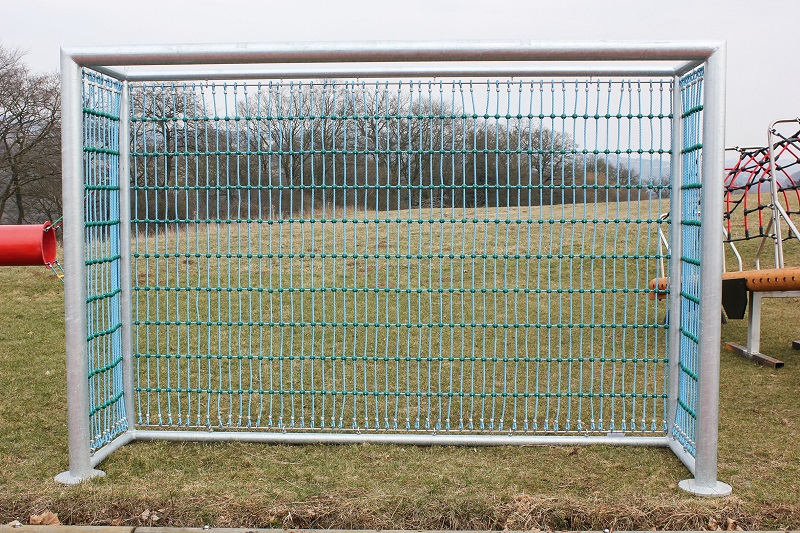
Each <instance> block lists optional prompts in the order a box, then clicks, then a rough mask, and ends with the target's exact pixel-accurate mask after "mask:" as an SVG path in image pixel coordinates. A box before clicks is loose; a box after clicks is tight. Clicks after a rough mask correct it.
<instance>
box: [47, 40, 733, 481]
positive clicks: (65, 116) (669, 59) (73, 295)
mask: <svg viewBox="0 0 800 533" xmlns="http://www.w3.org/2000/svg"><path fill="white" fill-rule="evenodd" d="M287 65H288V66H287ZM127 67H133V68H132V69H130V70H126V68H127ZM152 67H156V68H152ZM187 67H189V68H188V69H187ZM84 69H87V70H88V71H93V72H94V73H96V74H98V75H99V76H101V77H103V79H109V80H112V81H113V82H114V84H115V87H118V91H119V94H120V100H119V108H118V110H117V114H116V116H114V113H107V112H101V111H92V110H89V111H88V113H89V114H88V115H87V114H86V113H87V109H86V107H85V101H86V100H85V99H86V98H87V96H86V94H85V87H84V81H83V80H84V72H85V70H84ZM698 69H702V70H701V72H702V74H701V77H702V83H703V92H702V101H701V102H700V103H699V104H698V105H694V106H693V107H691V108H687V106H686V104H685V102H682V100H681V97H682V90H681V89H680V88H681V87H683V86H684V85H686V86H687V87H689V85H690V84H691V83H693V81H692V80H691V79H689V78H687V75H691V73H692V72H695V73H696V72H698ZM403 76H406V77H410V76H416V77H423V78H436V77H450V78H455V77H467V76H471V77H474V76H482V77H548V76H549V77H554V76H584V77H589V78H591V77H596V76H606V77H610V78H618V77H625V76H629V77H630V76H658V77H663V78H665V79H667V80H671V81H672V87H673V94H672V108H673V118H672V126H671V147H672V149H671V155H670V177H671V184H672V187H671V193H670V194H671V199H670V211H671V213H670V216H671V218H672V220H673V224H674V226H673V227H676V226H680V227H681V231H671V232H670V242H669V248H670V249H671V250H675V251H679V250H680V251H683V250H684V247H683V245H684V244H685V243H682V234H684V233H685V231H684V230H686V231H689V230H691V231H696V232H697V236H698V237H699V241H697V242H696V244H698V245H699V248H698V249H697V250H695V252H696V254H699V255H698V256H697V257H690V256H691V255H692V254H691V253H688V252H687V253H678V252H675V253H673V254H672V255H671V256H670V258H669V267H670V268H669V270H670V272H671V273H672V280H671V285H672V287H671V289H670V293H671V294H672V295H673V297H671V298H670V299H669V308H668V309H669V310H668V317H669V319H668V320H669V326H668V346H669V353H668V354H667V356H668V366H667V374H668V385H667V391H666V392H665V395H666V398H667V405H668V407H667V421H668V424H669V426H668V428H667V430H666V432H665V434H664V435H663V436H655V437H652V436H645V437H639V436H637V437H630V436H623V435H622V434H619V433H617V432H614V431H612V432H609V434H608V435H606V436H581V435H578V436H575V435H566V436H565V435H552V434H545V435H519V434H506V435H501V434H496V433H495V434H472V435H464V434H448V432H446V431H438V432H437V431H432V432H429V433H427V434H411V435H405V434H396V433H392V432H380V431H376V432H367V433H361V432H349V433H348V432H344V433H343V432H300V433H293V432H291V431H283V432H261V431H258V430H256V431H210V430H209V431H202V430H193V431H170V430H164V431H161V430H152V429H138V428H137V427H136V424H135V423H134V419H133V418H134V417H133V416H132V414H133V413H135V412H136V411H135V409H136V407H135V395H134V392H133V390H134V367H133V364H134V363H133V356H132V348H131V347H132V344H133V333H132V331H131V327H132V326H131V325H132V314H131V313H132V312H131V301H132V294H131V286H132V279H131V278H132V272H131V231H130V230H131V208H130V205H131V186H130V185H131V154H130V149H131V146H130V145H131V139H130V128H131V122H130V120H131V102H130V92H129V83H131V82H136V81H151V82H154V81H170V80H173V81H175V80H183V81H185V80H252V79H263V80H268V79H328V78H330V79H343V78H381V77H388V78H397V77H403ZM98 79H99V78H98ZM61 81H62V106H63V110H62V121H63V129H62V131H63V141H62V142H63V150H62V164H63V198H64V244H65V246H64V254H65V270H66V276H65V305H66V351H67V354H66V356H67V386H68V417H69V424H68V427H69V470H68V471H67V472H64V473H62V474H60V475H59V476H57V477H56V479H57V480H58V481H60V482H64V483H77V482H80V481H83V480H86V479H89V478H91V477H93V476H96V475H102V472H100V471H98V470H95V467H96V466H97V465H98V464H99V463H100V462H102V461H103V460H105V459H106V458H107V457H108V456H109V454H111V453H112V452H113V451H114V450H116V449H118V448H119V447H121V446H123V445H125V444H127V443H129V442H131V441H134V440H150V439H168V440H193V441H228V440H234V439H235V440H242V441H250V442H284V443H298V444H299V443H315V442H327V443H356V442H365V441H368V442H377V443H411V444H421V445H432V444H443V445H459V444H464V445H513V444H527V445H530V444H542V445H545V444H546V445H551V444H568V445H582V444H619V445H637V446H668V447H670V448H671V449H672V450H673V451H674V452H675V454H676V455H677V456H678V457H679V458H680V460H681V461H682V462H683V463H684V464H685V465H686V466H687V467H688V469H689V470H690V471H691V472H692V474H693V478H691V479H688V480H686V481H684V482H682V483H681V487H682V488H683V489H684V490H687V491H689V492H693V493H697V494H702V495H723V494H727V493H729V492H730V487H729V486H728V485H726V484H724V483H722V482H720V481H718V480H717V440H718V432H717V426H718V410H719V356H720V320H719V317H720V300H721V273H722V270H723V253H722V247H721V246H720V242H719V235H720V233H721V232H720V230H721V227H720V226H721V224H722V214H723V177H724V146H725V142H724V130H725V44H724V43H720V42H677V43H673V42H563V43H547V42H538V41H499V42H480V41H474V42H472V41H465V42H351V43H315V42H310V43H267V44H242V43H240V44H229V45H163V46H128V47H116V46H110V47H86V48H65V49H62V51H61ZM100 83H101V84H102V82H100ZM116 84H118V85H116ZM682 84H683V85H682ZM115 90H117V89H115ZM687 90H689V89H687ZM698 94H699V93H698ZM678 110H682V112H679V111H678ZM699 114H702V120H701V121H700V120H699V119H697V117H698V115H699ZM86 117H89V118H88V119H87V118H86ZM693 119H696V120H695V122H694V123H692V122H691V121H692V120H693ZM103 120H110V121H112V122H113V123H115V124H116V125H115V126H113V127H115V128H118V129H117V134H115V135H118V137H116V136H115V137H114V143H117V144H115V148H113V149H109V148H108V147H106V148H96V149H87V148H86V146H85V142H86V139H87V136H91V135H93V134H96V133H97V132H96V131H95V130H92V128H93V127H94V128H97V127H98V126H97V124H94V126H93V125H92V124H91V123H92V122H95V121H103ZM102 127H105V126H101V129H102ZM698 128H701V130H698ZM92 132H94V133H92ZM692 135H697V136H699V137H698V139H697V140H698V141H699V142H695V143H694V144H693V145H689V146H687V145H686V144H685V143H684V140H685V138H686V137H688V136H692ZM676 147H682V150H678V149H677V148H676ZM92 150H94V151H95V152H96V153H101V154H103V155H104V156H108V157H109V158H110V159H109V160H108V161H106V162H105V163H104V165H106V167H109V166H113V167H114V169H113V171H112V173H113V174H114V175H115V177H116V179H118V180H119V182H118V184H111V185H109V184H97V183H95V184H91V185H87V182H86V173H87V172H90V170H88V167H87V166H86V158H87V155H86V154H87V153H89V152H91V151H92ZM700 150H702V157H699V155H698V154H699V152H700ZM698 163H699V167H697V164H698ZM695 167H696V168H695ZM692 172H694V174H695V175H694V178H693V179H694V181H693V182H691V183H690V182H687V181H686V180H685V179H684V178H685V176H686V174H687V173H692ZM91 191H101V192H102V193H103V194H108V195H109V198H110V200H109V202H112V203H113V205H112V206H110V207H109V206H105V207H104V208H103V209H107V210H110V212H111V213H112V214H116V215H118V219H117V220H114V221H113V222H114V224H109V223H107V222H89V223H87V221H86V217H85V209H86V200H85V198H86V194H87V193H90V192H91ZM98 194H100V193H98ZM687 194H699V197H698V198H699V199H696V200H694V201H695V205H702V212H701V213H700V212H699V211H700V210H699V208H698V212H697V213H694V214H692V213H682V206H683V209H684V210H685V209H686V206H687V205H690V203H691V202H688V201H687V199H686V195H687ZM698 202H699V203H698ZM693 216H694V217H695V218H692V217H693ZM112 218H113V217H112ZM675 221H677V223H676V222H675ZM109 225H113V226H114V227H113V229H111V230H108V231H110V232H111V233H103V236H102V242H104V243H110V244H108V246H110V248H109V249H107V250H105V251H104V252H103V253H104V254H105V255H106V256H108V257H109V258H111V259H108V258H106V259H87V257H88V256H87V242H88V241H87V234H88V233H90V232H92V231H106V230H105V229H103V228H106V227H107V226H109ZM98 228H99V229H98ZM115 232H118V233H115ZM103 261H106V262H110V261H114V262H118V263H115V264H117V267H115V269H114V270H113V273H112V274H111V276H112V277H114V280H115V281H114V284H116V285H118V286H119V287H118V288H114V287H111V288H110V289H109V290H107V291H105V292H103V290H105V289H106V288H103V290H101V296H98V297H97V298H98V299H104V301H105V300H107V304H104V305H107V306H108V307H106V308H104V309H105V311H107V312H108V313H111V314H113V315H114V320H113V321H112V322H114V323H115V324H116V325H112V326H111V328H110V329H108V330H105V331H103V332H101V333H102V334H109V335H110V334H112V333H113V334H114V335H116V337H115V338H114V339H113V340H110V341H109V342H110V344H109V350H111V351H112V352H114V355H113V361H114V363H113V364H114V365H117V364H118V365H119V375H118V376H117V378H118V381H119V382H118V383H117V384H116V385H115V387H118V389H119V390H118V391H117V392H116V394H115V395H114V401H118V402H119V405H120V409H121V411H120V412H121V413H122V414H121V415H120V416H121V417H120V418H119V420H117V422H116V423H117V427H115V429H114V430H113V431H112V432H110V435H111V438H109V441H108V442H107V443H104V444H103V445H102V446H98V447H90V430H89V426H90V420H89V419H90V409H89V405H90V395H91V394H92V392H91V390H90V386H89V382H88V380H87V376H88V375H90V369H89V366H88V362H87V361H88V357H89V353H88V348H87V344H88V343H87V339H89V342H91V341H92V340H93V336H94V338H96V335H98V334H95V333H90V332H89V327H88V325H87V314H89V310H88V304H87V268H91V267H92V265H96V264H99V263H102V262H103ZM701 263H702V268H699V267H700V264H701ZM687 268H689V269H692V268H695V269H696V270H695V271H692V273H691V274H686V276H689V277H687V278H686V279H689V278H691V279H690V280H689V281H687V282H685V283H684V280H683V277H682V272H688V271H687V270H686V269H687ZM689 285H691V286H689ZM89 300H90V302H91V301H93V300H92V297H89ZM692 305H694V306H696V309H695V312H694V313H693V314H692V313H689V312H688V311H687V309H688V307H687V306H692ZM95 318H96V317H95ZM684 319H685V320H691V323H688V322H686V323H684ZM112 329H113V331H112ZM687 343H693V344H694V345H696V350H697V353H698V354H699V358H698V361H697V368H696V369H694V370H692V369H690V368H688V366H687V364H685V363H684V362H683V361H682V357H684V354H683V351H684V350H685V349H686V346H687ZM92 372H93V371H92ZM690 378H691V379H690ZM689 381H692V383H691V384H690V383H689ZM686 394H689V395H692V398H694V401H696V405H687V404H686V401H685V398H684V395H686ZM125 413H127V416H126V415H125ZM681 416H691V417H693V419H694V420H693V422H692V424H696V425H695V426H693V427H694V428H695V429H694V430H693V431H694V434H693V435H692V436H691V439H689V440H690V441H691V442H690V444H687V440H686V439H683V440H682V436H681V435H682V431H683V430H682V428H681V424H680V423H679V421H678V420H679V418H680V417H681ZM683 437H685V435H683Z"/></svg>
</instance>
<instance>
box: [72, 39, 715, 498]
mask: <svg viewBox="0 0 800 533" xmlns="http://www.w3.org/2000/svg"><path fill="white" fill-rule="evenodd" d="M62 91H63V105H64V108H63V119H62V120H63V170H64V220H65V223H64V243H65V247H64V248H65V268H66V272H67V276H66V280H65V281H66V323H67V331H66V335H67V367H68V388H69V448H70V466H69V471H67V472H64V473H63V474H61V475H59V476H57V479H58V480H59V481H63V482H67V483H74V482H79V481H81V480H84V479H87V478H90V477H92V476H95V475H98V474H100V473H101V472H99V471H97V470H94V468H95V467H96V466H97V465H98V463H100V462H101V461H103V460H104V459H105V458H106V457H108V455H109V454H110V453H111V452H112V451H113V450H115V449H117V448H119V447H120V446H123V445H124V444H126V443H128V442H131V441H133V440H147V439H169V440H198V441H212V440H215V441H227V440H234V439H236V440H246V441H258V442H287V443H312V442H328V443H354V442H380V443H416V444H424V445H429V444H446V445H455V444H468V445H476V444H483V445H512V444H570V445H577V444H593V443H599V444H619V445H626V444H630V445H641V446H669V447H670V448H671V449H672V450H673V451H674V452H675V454H676V455H677V456H678V457H679V458H680V460H681V461H683V463H684V464H685V465H686V466H687V467H688V468H689V470H690V471H691V472H692V474H693V476H694V477H693V478H692V479H689V480H687V481H685V482H683V483H682V484H681V486H682V487H683V488H684V489H686V490H688V491H691V492H695V493H699V494H707V495H711V494H725V493H728V492H729V491H730V487H728V486H727V485H725V484H724V483H721V482H719V481H717V416H718V385H719V344H720V320H719V317H720V287H721V272H722V247H721V243H720V242H719V235H720V234H721V228H720V227H719V226H720V224H721V223H722V198H723V194H722V179H723V176H724V172H723V168H724V167H723V148H724V137H723V134H724V102H725V49H724V45H723V44H721V43H662V42H658V43H615V42H602V43H600V42H598V43H559V44H548V43H541V42H533V41H519V42H517V41H515V42H453V43H438V42H422V43H420V42H361V43H287V44H283V43H275V44H236V45H219V46H205V45H180V46H139V47H126V48H117V47H99V48H98V47H96V48H82V49H66V50H63V51H62ZM659 228H661V229H662V232H661V234H664V235H668V236H669V237H668V239H659V234H660V233H659ZM670 250H672V251H673V252H672V253H670ZM663 275H669V276H670V279H671V282H670V287H669V289H668V291H669V294H670V297H669V298H668V299H667V300H666V303H665V302H663V301H661V300H660V299H658V298H654V296H655V294H653V291H652V290H650V289H649V288H648V281H649V280H650V279H651V278H654V277H657V276H663Z"/></svg>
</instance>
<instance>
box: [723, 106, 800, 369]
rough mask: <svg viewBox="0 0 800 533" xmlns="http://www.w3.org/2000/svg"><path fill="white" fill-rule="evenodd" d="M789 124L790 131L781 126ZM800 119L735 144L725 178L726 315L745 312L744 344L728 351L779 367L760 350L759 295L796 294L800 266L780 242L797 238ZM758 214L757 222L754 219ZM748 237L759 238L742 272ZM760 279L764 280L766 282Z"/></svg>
mask: <svg viewBox="0 0 800 533" xmlns="http://www.w3.org/2000/svg"><path fill="white" fill-rule="evenodd" d="M789 125H791V126H792V127H793V128H794V129H793V130H792V133H791V134H785V133H782V132H781V131H780V127H781V126H782V127H786V126H789ZM798 125H800V120H798V119H791V120H778V121H776V122H774V123H772V124H771V125H770V127H769V129H768V132H767V141H768V142H767V146H766V147H756V148H733V149H732V150H733V151H736V152H738V153H739V159H738V160H737V161H736V164H735V165H733V166H732V167H731V168H729V169H727V175H726V178H725V233H724V235H725V239H724V240H725V243H726V244H727V245H728V246H729V247H730V250H731V252H732V253H733V256H734V257H735V260H736V262H737V266H738V270H739V271H740V272H735V271H734V272H728V273H726V275H725V276H726V278H727V279H730V280H735V279H740V278H744V279H745V280H746V281H745V283H742V282H741V281H724V282H723V305H724V306H725V311H726V314H727V316H728V318H734V319H739V318H744V312H745V308H746V307H748V306H749V310H748V312H747V344H746V346H740V345H738V344H735V343H732V342H729V343H726V346H727V348H728V349H730V350H731V351H734V352H736V353H738V354H739V355H741V356H743V357H746V358H748V359H751V360H753V361H755V362H757V363H759V364H763V365H767V366H772V367H775V368H779V367H781V366H783V362H782V361H779V360H777V359H774V358H772V357H769V356H768V355H764V354H762V353H761V300H762V299H763V298H800V276H798V275H797V274H798V268H796V267H795V268H787V267H786V265H785V262H784V253H783V252H784V243H785V242H786V241H788V240H792V241H793V240H795V239H797V240H800V233H798V230H797V226H796V225H795V224H794V221H793V220H792V215H794V214H798V213H800V137H799V136H800V130H797V129H796V128H797V127H798ZM753 217H756V223H754V221H753ZM747 241H754V242H757V243H758V247H757V248H756V249H755V251H753V250H750V253H753V256H754V261H753V267H754V268H755V270H752V271H743V265H742V253H741V251H740V250H739V247H741V245H742V244H743V243H745V242H747ZM769 243H771V244H772V250H773V257H772V259H773V267H774V268H772V269H762V260H763V257H762V254H763V252H764V251H765V249H768V247H769ZM760 280H767V281H766V282H763V281H760Z"/></svg>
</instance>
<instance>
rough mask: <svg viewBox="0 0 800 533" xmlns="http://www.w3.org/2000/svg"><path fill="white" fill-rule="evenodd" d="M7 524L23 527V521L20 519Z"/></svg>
mask: <svg viewBox="0 0 800 533" xmlns="http://www.w3.org/2000/svg"><path fill="white" fill-rule="evenodd" d="M6 525H7V526H9V527H22V522H20V521H19V520H12V521H11V522H9V523H8V524H6Z"/></svg>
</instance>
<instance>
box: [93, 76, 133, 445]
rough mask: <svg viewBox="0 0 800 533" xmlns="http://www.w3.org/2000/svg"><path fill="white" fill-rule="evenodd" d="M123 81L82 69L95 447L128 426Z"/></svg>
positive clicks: (111, 438)
mask: <svg viewBox="0 0 800 533" xmlns="http://www.w3.org/2000/svg"><path fill="white" fill-rule="evenodd" d="M121 90H122V86H121V84H120V83H119V82H118V81H116V80H111V79H109V78H106V77H104V76H101V75H99V74H97V73H94V72H91V71H84V72H83V135H84V137H83V154H84V157H83V159H84V179H85V184H84V190H85V197H84V217H85V218H84V220H85V235H86V280H87V291H86V295H87V300H86V310H87V319H88V328H87V334H88V337H87V344H88V357H89V375H88V379H89V406H88V408H89V438H90V443H89V446H90V449H91V450H95V449H97V448H100V447H102V446H103V445H105V444H107V443H109V442H111V441H112V440H113V439H114V437H116V436H117V435H119V434H120V433H122V432H124V431H125V430H126V429H127V427H128V424H127V418H126V414H125V406H124V403H123V401H122V394H123V393H122V338H121V331H120V328H121V327H122V323H121V317H120V293H121V286H120V271H119V267H120V246H119V225H120V221H119V218H120V217H119V214H120V213H119V104H120V94H121Z"/></svg>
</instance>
